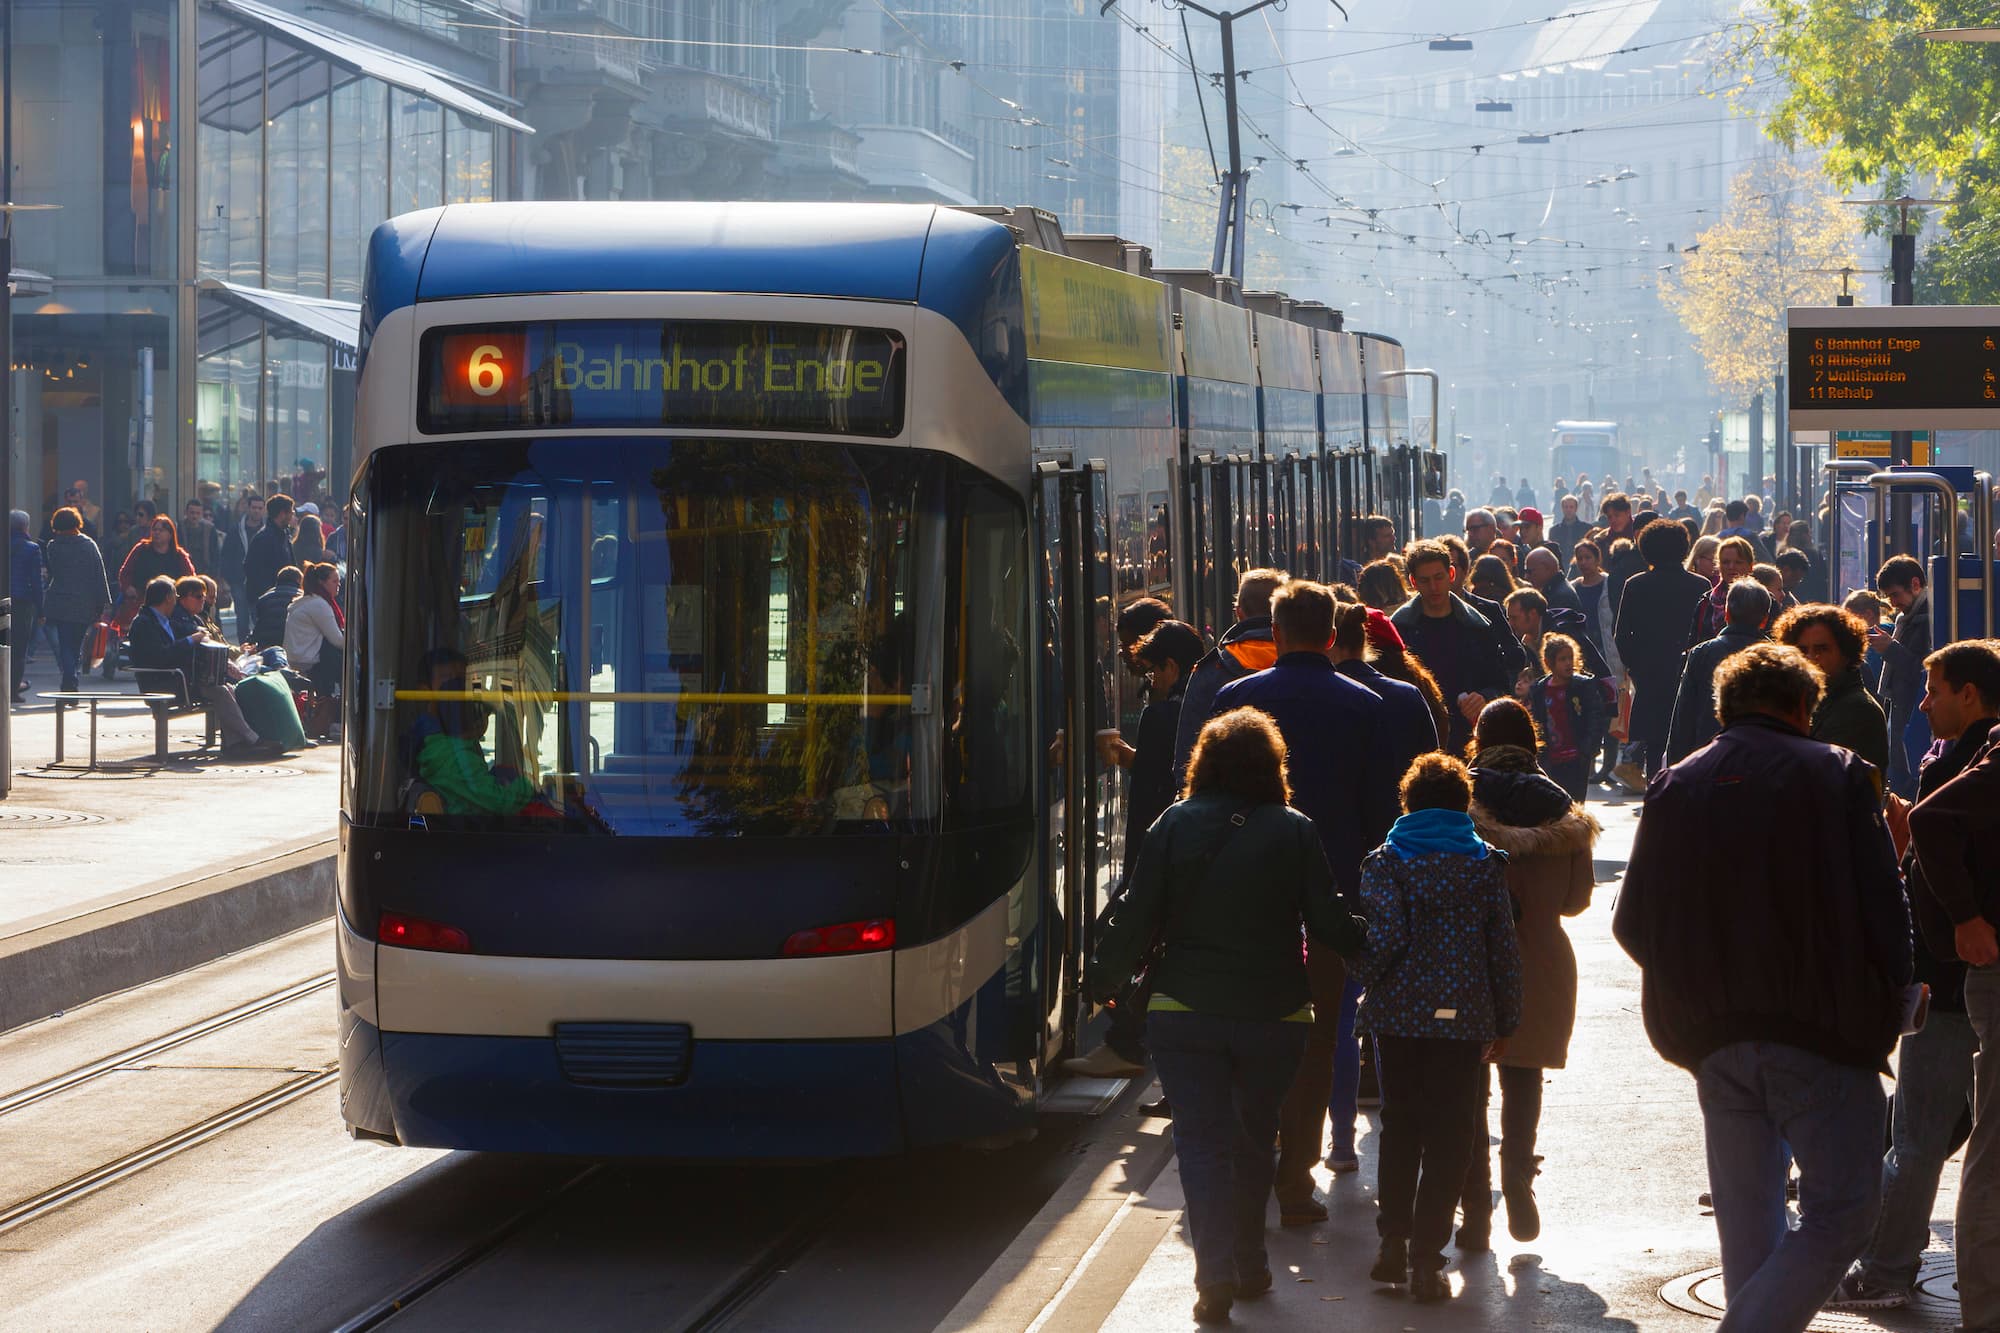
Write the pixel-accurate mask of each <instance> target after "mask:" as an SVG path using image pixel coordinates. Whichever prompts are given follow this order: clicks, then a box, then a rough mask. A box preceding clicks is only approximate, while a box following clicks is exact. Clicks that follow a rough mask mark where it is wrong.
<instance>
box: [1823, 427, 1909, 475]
mask: <svg viewBox="0 0 2000 1333" xmlns="http://www.w3.org/2000/svg"><path fill="white" fill-rule="evenodd" d="M1894 433H1895V432H1893V431H1886V430H1837V431H1835V432H1834V433H1833V456H1834V457H1835V458H1873V459H1878V460H1880V461H1882V462H1884V463H1886V462H1888V461H1889V460H1890V459H1891V458H1892V457H1893V456H1894V451H1893V450H1892V449H1891V448H1890V439H1889V437H1890V436H1891V435H1893V434H1894ZM1910 462H1911V464H1912V465H1914V466H1916V467H1929V466H1930V462H1931V433H1930V432H1929V431H1927V430H1918V431H1911V432H1910Z"/></svg>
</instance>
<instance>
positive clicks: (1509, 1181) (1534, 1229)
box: [1500, 1155, 1542, 1241]
mask: <svg viewBox="0 0 2000 1333" xmlns="http://www.w3.org/2000/svg"><path fill="white" fill-rule="evenodd" d="M1541 1160H1542V1159H1541V1158H1539V1157H1530V1158H1527V1159H1525V1160H1523V1161H1519V1162H1512V1161H1509V1160H1508V1159H1507V1158H1506V1157H1505V1156H1504V1155H1503V1156H1502V1157H1501V1158H1500V1195H1501V1197H1502V1198H1504V1199H1506V1200H1507V1234H1508V1235H1510V1236H1512V1237H1513V1238H1514V1239H1515V1240H1519V1241H1529V1240H1533V1239H1534V1238H1535V1237H1537V1236H1539V1235H1541V1234H1542V1212H1541V1209H1540V1208H1538V1207H1536V1206H1535V1177H1536V1176H1538V1175H1540V1174H1541V1168H1540V1166H1539V1163H1540V1162H1541Z"/></svg>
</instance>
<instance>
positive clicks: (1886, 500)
mask: <svg viewBox="0 0 2000 1333" xmlns="http://www.w3.org/2000/svg"><path fill="white" fill-rule="evenodd" d="M1868 484H1869V485H1870V486H1872V487H1873V488H1874V490H1875V497H1876V509H1877V511H1878V512H1879V511H1884V510H1887V509H1888V508H1889V504H1890V501H1891V499H1892V497H1893V496H1894V495H1895V494H1896V492H1898V491H1901V492H1903V493H1904V494H1905V495H1910V496H1912V497H1913V498H1914V495H1915V494H1918V493H1921V494H1926V495H1932V496H1935V497H1936V498H1937V500H1938V503H1939V507H1940V508H1941V509H1942V511H1943V513H1942V518H1943V522H1942V523H1941V524H1940V525H1939V526H1941V527H1942V528H1943V529H1944V530H1943V532H1941V533H1940V534H1939V537H1940V538H1941V544H1942V545H1943V547H1944V578H1943V579H1942V580H1940V582H1942V583H1943V584H1944V588H1943V589H1942V592H1943V597H1942V599H1940V598H1939V597H1936V596H1933V597H1932V598H1931V625H1932V629H1931V643H1932V645H1933V646H1934V647H1939V648H1942V647H1943V646H1944V645H1945V644H1948V643H1957V642H1958V637H1959V636H1958V492H1957V490H1955V489H1954V488H1953V487H1952V484H1951V483H1950V482H1949V481H1946V480H1945V479H1944V478H1943V477H1941V476H1939V475H1938V474H1937V473H1935V472H1888V471H1884V472H1876V473H1872V474H1870V476H1869V478H1868ZM1976 535H1977V534H1975V536H1976ZM1919 563H1921V559H1920V560H1919ZM1924 586H1925V587H1927V588H1931V591H1932V592H1933V593H1937V592H1938V591H1940V590H1939V589H1937V588H1934V587H1931V580H1930V570H1929V568H1928V567H1926V569H1925V570H1924ZM1940 601H1942V607H1940ZM1940 610H1942V616H1940ZM1940 625H1942V626H1943V627H1944V629H1945V631H1946V632H1945V635H1944V637H1943V638H1939V637H1938V633H1937V627H1938V626H1940Z"/></svg>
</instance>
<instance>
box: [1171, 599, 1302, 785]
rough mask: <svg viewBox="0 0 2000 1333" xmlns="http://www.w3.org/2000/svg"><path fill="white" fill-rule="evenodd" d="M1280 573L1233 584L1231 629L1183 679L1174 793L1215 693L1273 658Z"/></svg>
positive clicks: (1182, 776) (1177, 734) (1259, 669)
mask: <svg viewBox="0 0 2000 1333" xmlns="http://www.w3.org/2000/svg"><path fill="white" fill-rule="evenodd" d="M1285 578H1286V574H1285V572H1284V571H1283V570H1282V569H1253V570H1251V571H1249V572H1248V573H1246V574H1245V575H1244V576H1243V577H1242V578H1241V579H1238V580H1237V583H1236V605H1235V607H1234V608H1233V610H1234V612H1235V616H1236V623H1234V624H1233V625H1231V626H1230V627H1229V629H1228V631H1227V632H1226V633H1224V634H1223V636H1222V640H1221V642H1219V643H1217V644H1216V645H1215V647H1214V648H1213V649H1212V650H1211V651H1210V652H1209V653H1208V655H1207V656H1205V657H1203V658H1202V659H1201V661H1199V662H1197V663H1195V666H1194V671H1193V672H1192V673H1191V674H1190V675H1189V676H1188V684H1187V697H1186V698H1185V700H1184V701H1183V702H1182V704H1181V720H1180V727H1179V730H1178V731H1177V732H1176V733H1175V735H1174V790H1175V791H1179V790H1180V789H1181V784H1182V783H1183V782H1184V781H1185V780H1186V779H1187V763H1188V756H1189V755H1191V754H1193V753H1194V743H1195V739H1196V737H1198V736H1200V735H1201V729H1202V727H1203V726H1204V725H1205V724H1206V723H1207V722H1208V719H1209V716H1210V714H1211V711H1212V710H1211V705H1213V704H1214V703H1215V692H1216V691H1217V690H1219V689H1221V688H1222V687H1223V686H1225V685H1227V684H1229V683H1230V682H1231V681H1233V680H1241V679H1243V677H1245V676H1247V675H1249V674H1250V673H1251V672H1253V671H1262V670H1263V669H1264V668H1265V667H1267V666H1269V665H1271V663H1273V662H1275V661H1276V660H1277V658H1278V653H1277V650H1276V649H1275V648H1273V647H1272V645H1271V597H1272V594H1274V593H1276V592H1277V591H1278V589H1279V588H1281V587H1283V586H1284V584H1285Z"/></svg>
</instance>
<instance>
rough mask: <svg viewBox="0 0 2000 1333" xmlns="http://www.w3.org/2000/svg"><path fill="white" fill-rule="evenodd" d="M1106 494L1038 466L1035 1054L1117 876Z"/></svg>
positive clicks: (1078, 476) (1070, 1016) (1075, 1019)
mask: <svg viewBox="0 0 2000 1333" xmlns="http://www.w3.org/2000/svg"><path fill="white" fill-rule="evenodd" d="M1110 520H1111V507H1110V492H1109V485H1108V482H1107V479H1106V477H1105V472H1104V466H1103V464H1102V463H1097V462H1093V463H1091V464H1090V465H1088V466H1087V467H1084V468H1080V469H1065V468H1060V467H1057V466H1056V465H1054V464H1047V463H1045V464H1043V465H1041V468H1040V470H1039V472H1038V475H1037V478H1036V487H1035V528H1036V542H1037V546H1038V548H1039V551H1040V564H1041V568H1040V570H1039V571H1038V572H1039V574H1040V576H1041V578H1040V581H1041V588H1042V598H1041V614H1040V621H1041V623H1040V625H1039V626H1038V627H1037V629H1038V635H1039V638H1040V640H1041V659H1042V661H1041V685H1040V696H1041V699H1040V702H1041V714H1042V735H1041V746H1042V749H1041V753H1042V755H1043V757H1044V761H1045V767H1044V784H1043V788H1042V808H1043V816H1044V820H1045V823H1046V827H1047V835H1046V841H1045V842H1044V844H1043V849H1042V851H1043V871H1042V875H1041V883H1042V894H1041V902H1040V906H1039V911H1038V919H1037V920H1036V921H1035V922H1034V923H1033V928H1034V929H1035V930H1036V934H1037V937H1038V938H1039V940H1040V947H1039V949H1038V950H1037V955H1038V957H1037V960H1036V972H1037V974H1038V980H1039V982H1040V985H1039V988H1038V989H1039V994H1040V996H1041V1001H1042V1011H1041V1021H1040V1028H1041V1030H1040V1039H1039V1042H1038V1046H1039V1049H1038V1051H1037V1054H1038V1055H1039V1056H1040V1057H1041V1058H1042V1060H1043V1061H1044V1062H1047V1061H1052V1060H1054V1059H1056V1058H1058V1057H1060V1056H1061V1055H1062V1054H1063V1053H1064V1052H1065V1051H1066V1050H1069V1049H1071V1047H1072V1044H1073V1041H1074V1038H1075V1035H1076V1029H1077V1027H1078V1025H1079V1024H1080V1022H1081V1020H1082V1018H1083V1017H1084V1011H1085V1007H1086V1002H1085V999H1084V989H1083V965H1084V961H1085V959H1086V958H1087V957H1088V954H1089V950H1090V948H1091V947H1092V945H1093V944H1094V942H1095V936H1096V919H1097V914H1098V912H1099V911H1100V910H1101V908H1102V906H1103V904H1104V902H1105V901H1106V900H1107V898H1108V894H1109V890H1110V884H1111V881H1110V876H1112V875H1114V874H1116V873H1117V869H1118V856H1119V852H1120V836H1119V835H1121V834H1122V832H1123V830H1122V828H1121V827H1120V826H1119V824H1120V820H1121V819H1122V817H1123V808H1122V792H1120V791H1119V789H1118V787H1117V785H1116V777H1115V771H1114V767H1113V765H1111V764H1110V763H1109V762H1108V759H1109V750H1108V748H1107V746H1106V745H1105V743H1104V740H1103V739H1101V738H1100V734H1099V733H1100V732H1103V731H1105V730H1107V729H1115V728H1116V726H1117V698H1116V695H1115V693H1114V691H1115V690H1116V688H1117V677H1116V674H1115V673H1116V672H1117V670H1118V655H1117V638H1116V632H1115V624H1114V618H1115V614H1116V613H1115V612H1114V610H1113V608H1112V588H1113V585H1112V552H1111V521H1110Z"/></svg>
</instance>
